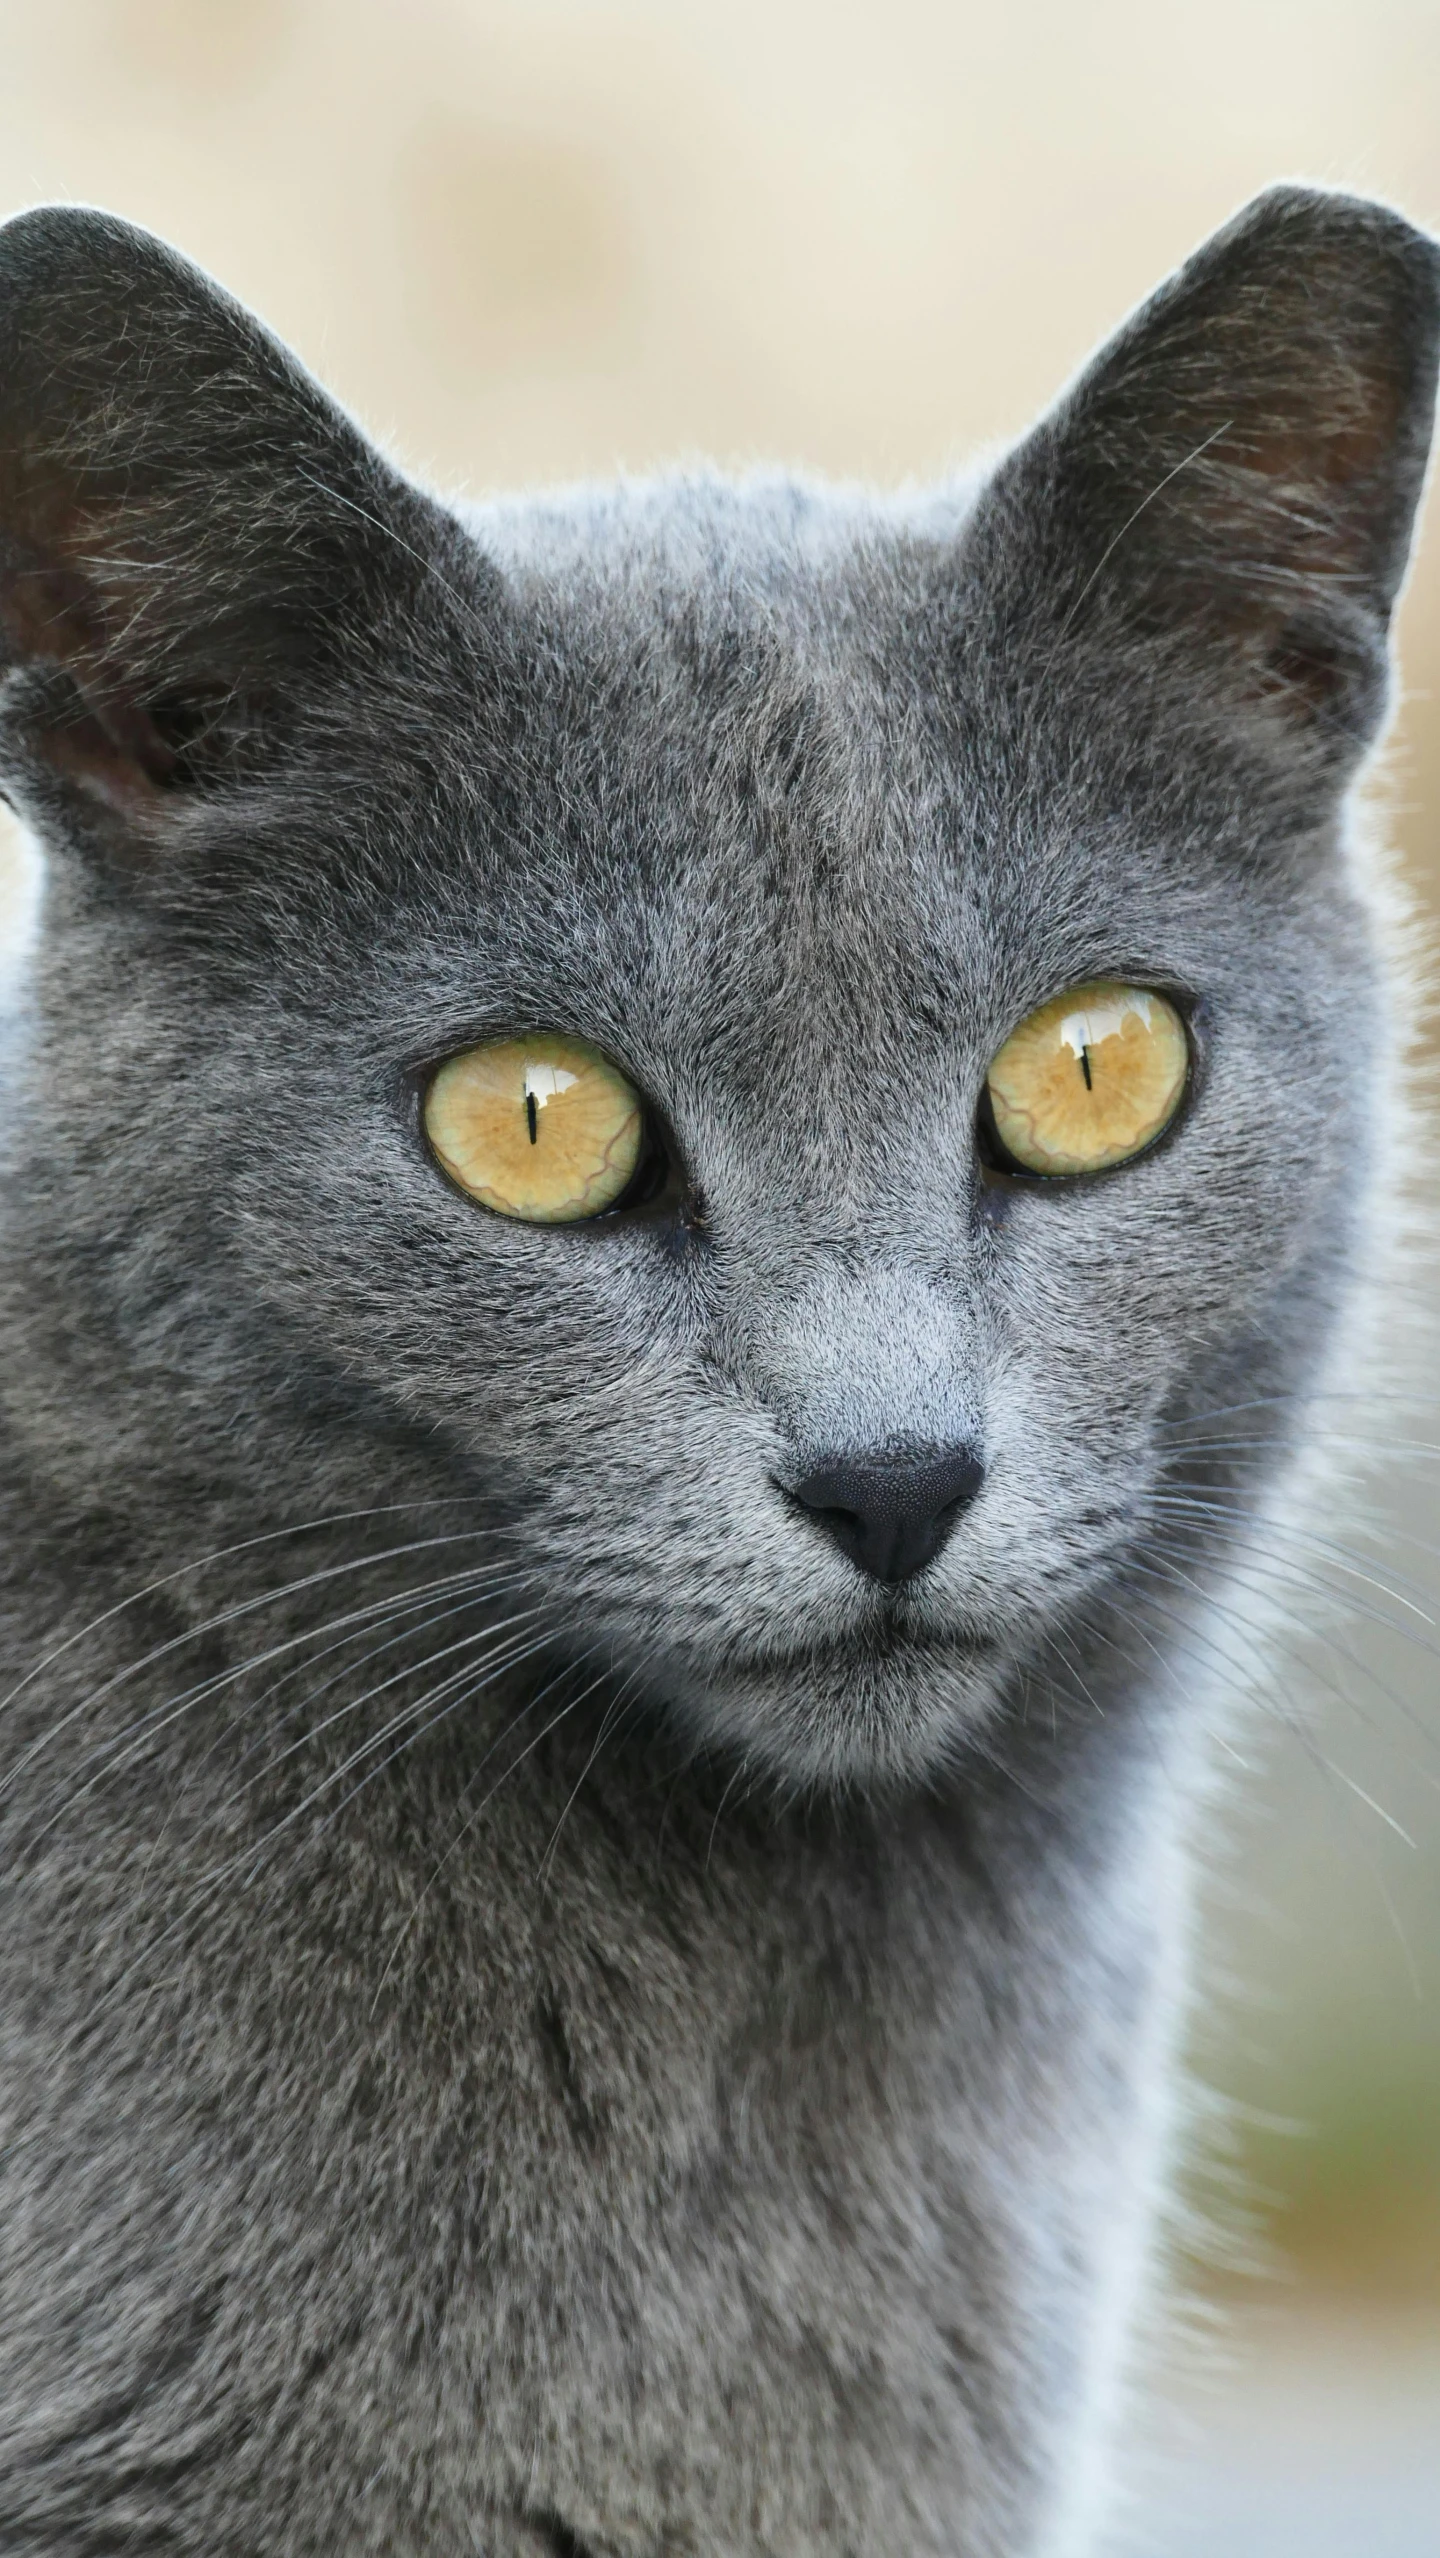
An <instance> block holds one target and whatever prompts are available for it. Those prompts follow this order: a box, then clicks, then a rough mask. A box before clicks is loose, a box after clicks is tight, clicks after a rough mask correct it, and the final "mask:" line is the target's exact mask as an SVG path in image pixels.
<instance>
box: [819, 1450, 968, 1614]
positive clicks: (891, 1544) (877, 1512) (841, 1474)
mask: <svg viewBox="0 0 1440 2558" xmlns="http://www.w3.org/2000/svg"><path fill="white" fill-rule="evenodd" d="M984 1480H985V1468H984V1466H983V1464H982V1463H981V1461H980V1459H979V1457H977V1456H976V1454H975V1451H974V1449H973V1448H946V1449H944V1450H942V1451H941V1452H940V1453H938V1454H936V1455H933V1456H927V1457H917V1458H908V1457H905V1458H896V1459H884V1458H882V1459H879V1460H877V1461H873V1462H867V1461H866V1460H865V1459H863V1458H858V1457H844V1456H837V1457H827V1458H824V1459H822V1461H821V1463H820V1464H819V1465H818V1466H816V1467H815V1469H814V1471H813V1473H811V1474H807V1475H806V1476H805V1477H804V1479H803V1481H802V1482H800V1483H792V1484H787V1485H786V1487H785V1488H786V1490H787V1491H788V1492H789V1494H790V1497H791V1499H792V1500H793V1501H798V1502H799V1503H800V1505H801V1507H802V1509H806V1510H808V1511H809V1512H810V1514H811V1516H812V1517H813V1519H814V1520H815V1523H816V1526H817V1527H821V1528H825V1529H828V1531H829V1533H830V1535H831V1536H832V1537H833V1538H834V1539H835V1542H836V1544H837V1545H838V1546H839V1547H840V1548H841V1550H842V1552H843V1553H845V1554H848V1555H849V1557H850V1560H851V1562H852V1563H858V1564H859V1566H860V1569H861V1571H862V1572H868V1573H869V1574H870V1575H871V1576H872V1578H873V1579H874V1580H876V1581H908V1580H909V1579H910V1576H911V1574H912V1573H915V1572H923V1570H924V1568H925V1566H926V1564H927V1563H933V1562H934V1560H935V1557H936V1555H937V1554H938V1553H939V1552H940V1549H941V1547H942V1546H943V1545H944V1543H945V1541H946V1539H947V1537H948V1536H949V1534H950V1532H951V1529H952V1528H953V1527H954V1526H955V1524H956V1521H957V1520H958V1519H959V1516H960V1513H961V1511H962V1510H964V1509H965V1508H966V1507H967V1506H968V1504H969V1503H970V1502H972V1501H973V1500H974V1498H975V1495H976V1493H977V1492H978V1491H979V1489H980V1486H981V1484H982V1483H983V1482H984Z"/></svg>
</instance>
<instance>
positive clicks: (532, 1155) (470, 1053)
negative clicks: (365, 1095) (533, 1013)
mask: <svg viewBox="0 0 1440 2558" xmlns="http://www.w3.org/2000/svg"><path fill="white" fill-rule="evenodd" d="M424 1121H425V1134H426V1136H427V1137H428V1138H429V1141H430V1146H431V1150H432V1152H433V1153H434V1155H435V1157H436V1160H437V1161H438V1162H439V1164H440V1166H441V1168H442V1170H444V1171H445V1172H447V1173H448V1174H449V1175H450V1178H451V1180H452V1181H453V1182H455V1183H457V1184H458V1186H459V1188H460V1189H462V1190H466V1191H468V1192H469V1194H470V1196H471V1198H472V1199H478V1200H479V1202H480V1204H481V1206H482V1207H484V1208H491V1209H493V1210H494V1211H495V1213H496V1215H497V1216H501V1217H519V1218H522V1219H523V1220H524V1221H525V1222H526V1223H527V1224H529V1225H537V1226H560V1225H574V1224H577V1223H578V1222H579V1221H580V1219H582V1218H584V1217H598V1216H600V1215H601V1214H602V1212H603V1211H604V1210H605V1209H607V1208H613V1207H614V1206H615V1205H616V1204H617V1202H619V1201H621V1200H622V1199H623V1197H624V1194H625V1193H626V1191H627V1190H629V1189H630V1188H631V1186H632V1184H633V1183H634V1181H635V1178H636V1175H637V1173H638V1172H639V1171H640V1169H641V1164H642V1158H643V1155H644V1151H645V1111H644V1105H643V1104H642V1102H641V1099H640V1095H639V1094H638V1093H637V1091H636V1090H635V1087H634V1085H633V1084H632V1083H630V1082H628V1081H627V1080H626V1078H625V1076H624V1075H622V1074H621V1072H620V1069H619V1067H618V1066H612V1065H611V1063H610V1060H609V1058H608V1057H602V1056H601V1054H600V1052H599V1050H598V1049H595V1048H591V1047H590V1046H588V1045H587V1043H586V1042H585V1041H584V1040H583V1039H570V1038H567V1037H566V1036H565V1035H564V1034H563V1033H562V1032H559V1031H539V1032H536V1033H535V1034H533V1035H532V1036H531V1037H529V1038H526V1039H492V1040H487V1041H486V1042H485V1044H484V1046H483V1047H479V1048H466V1049H463V1050H462V1051H461V1053H460V1055H459V1056H457V1057H447V1059H446V1061H445V1063H444V1065H443V1066H441V1067H439V1068H438V1069H437V1071H436V1073H435V1074H434V1075H433V1076H432V1077H431V1080H430V1085H429V1089H428V1091H427V1092H426V1095H425V1104H424Z"/></svg>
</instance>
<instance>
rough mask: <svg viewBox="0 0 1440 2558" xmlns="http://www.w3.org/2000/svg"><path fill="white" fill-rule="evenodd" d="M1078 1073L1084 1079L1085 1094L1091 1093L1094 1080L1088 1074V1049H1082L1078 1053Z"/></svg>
mask: <svg viewBox="0 0 1440 2558" xmlns="http://www.w3.org/2000/svg"><path fill="white" fill-rule="evenodd" d="M1080 1072H1081V1074H1082V1075H1083V1076H1084V1078H1085V1090H1086V1091H1087V1092H1093V1091H1094V1089H1095V1078H1094V1076H1093V1075H1092V1074H1091V1072H1090V1051H1089V1049H1088V1047H1086V1048H1082V1049H1081V1051H1080Z"/></svg>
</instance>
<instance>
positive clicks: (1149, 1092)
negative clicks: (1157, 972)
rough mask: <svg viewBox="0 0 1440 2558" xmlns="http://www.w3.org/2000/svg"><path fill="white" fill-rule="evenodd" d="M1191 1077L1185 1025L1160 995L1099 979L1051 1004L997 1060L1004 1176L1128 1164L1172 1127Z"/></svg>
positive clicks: (993, 1083)
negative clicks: (1015, 1172)
mask: <svg viewBox="0 0 1440 2558" xmlns="http://www.w3.org/2000/svg"><path fill="white" fill-rule="evenodd" d="M1189 1071H1190V1043H1189V1040H1188V1039H1187V1037H1186V1033H1185V1024H1184V1022H1183V1021H1182V1020H1181V1018H1180V1015H1179V1013H1178V1012H1177V1011H1176V1009H1175V1006H1174V1005H1173V1004H1172V1003H1170V1002H1169V1001H1168V1000H1167V998H1166V997H1165V996H1164V995H1158V994H1155V993H1153V992H1152V991H1151V990H1150V989H1148V988H1146V987H1143V986H1125V985H1120V984H1118V983H1116V982H1115V981H1114V980H1112V979H1110V978H1098V979H1092V980H1091V981H1090V982H1089V983H1088V984H1087V985H1083V986H1073V987H1071V989H1070V991H1069V993H1068V994H1064V995H1056V996H1053V997H1052V998H1051V1000H1050V1002H1049V1003H1048V1004H1041V1005H1040V1006H1039V1008H1038V1010H1037V1011H1035V1012H1033V1013H1031V1014H1030V1015H1029V1016H1028V1017H1027V1019H1026V1020H1024V1021H1022V1022H1021V1024H1020V1026H1019V1028H1018V1030H1014V1031H1012V1032H1011V1034H1010V1037H1009V1038H1008V1039H1007V1040H1006V1042H1005V1045H1004V1047H1003V1048H1001V1049H1000V1050H998V1052H997V1053H996V1055H995V1057H994V1058H993V1059H992V1060H991V1065H990V1072H989V1075H988V1077H987V1078H986V1087H985V1102H986V1112H987V1113H988V1118H989V1123H990V1128H991V1130H992V1131H993V1135H994V1137H995V1139H996V1140H998V1145H999V1150H1000V1151H999V1162H1000V1166H1001V1168H1002V1169H1010V1170H1013V1171H1018V1172H1028V1173H1041V1174H1048V1175H1049V1176H1051V1177H1052V1178H1054V1177H1055V1176H1057V1175H1063V1174H1070V1175H1074V1174H1077V1173H1089V1172H1108V1171H1109V1170H1110V1169H1111V1167H1112V1166H1114V1165H1116V1164H1122V1163H1127V1162H1128V1161H1129V1159H1130V1157H1131V1156H1132V1155H1138V1154H1142V1153H1143V1152H1144V1150H1145V1148H1146V1147H1147V1146H1151V1145H1153V1144H1154V1142H1155V1140H1156V1138H1157V1137H1159V1136H1161V1135H1163V1133H1164V1131H1165V1130H1166V1129H1167V1128H1168V1127H1169V1125H1170V1122H1171V1121H1172V1119H1174V1117H1175V1115H1176V1112H1177V1111H1178V1110H1179V1108H1180V1104H1181V1102H1182V1100H1183V1099H1184V1096H1185V1086H1186V1083H1187V1080H1188V1078H1189Z"/></svg>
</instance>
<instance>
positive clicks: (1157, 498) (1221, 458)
mask: <svg viewBox="0 0 1440 2558" xmlns="http://www.w3.org/2000/svg"><path fill="white" fill-rule="evenodd" d="M1437 349H1440V248H1437V245H1436V243H1435V242H1434V241H1432V240H1430V239H1429V238H1427V237H1426V236H1425V234H1424V233H1422V232H1420V231H1417V230H1415V229H1413V228H1412V227H1411V225H1410V224H1409V223H1407V222H1405V221H1403V220H1402V219H1401V218H1400V217H1399V216H1398V215H1397V214H1394V213H1392V212H1390V211H1388V210H1387V209H1386V208H1385V207H1384V206H1382V205H1378V204H1372V203H1368V202H1364V201H1362V200H1360V199H1357V198H1353V197H1347V196H1340V195H1330V194H1325V193H1322V192H1320V191H1317V190H1311V189H1307V188H1301V187H1275V188H1273V189H1271V190H1270V191H1269V192H1268V193H1266V194H1264V195H1262V196H1259V197H1257V198H1256V199H1255V201H1254V202H1253V203H1252V204H1250V205H1248V206H1247V207H1246V208H1245V209H1244V210H1243V211H1242V212H1241V213H1240V214H1238V215H1237V216H1236V218H1235V219H1234V221H1232V222H1230V223H1229V224H1227V226H1226V227H1225V229H1223V230H1222V231H1219V232H1217V233H1216V234H1215V236H1214V237H1213V238H1212V239H1211V240H1209V241H1207V242H1206V244H1205V245H1204V247H1203V248H1201V249H1200V250H1198V251H1197V253H1196V255H1195V256H1194V257H1192V258H1191V259H1190V260H1189V261H1188V262H1187V263H1186V265H1184V266H1183V267H1181V269H1180V270H1179V272H1178V274H1176V275H1175V276H1173V277H1172V278H1171V279H1170V281H1169V282H1168V283H1166V284H1164V285H1162V286H1161V288H1160V290H1159V291H1158V292H1157V293H1156V294H1155V295H1154V296H1153V297H1152V298H1151V300H1150V301H1148V302H1147V303H1145V304H1144V305H1143V306H1142V308H1141V309H1140V310H1139V311H1138V312H1137V313H1136V314H1135V316H1134V317H1133V318H1132V319H1131V320H1129V321H1128V322H1127V323H1126V324H1125V326H1124V327H1123V328H1122V329H1121V330H1120V331H1119V332H1118V334H1117V335H1116V336H1115V337H1114V338H1112V339H1111V340H1110V342H1109V343H1108V345H1106V346H1105V347H1103V348H1102V349H1101V352H1100V353H1099V355H1098V356H1096V357H1095V358H1094V359H1093V361H1092V362H1091V363H1090V364H1089V366H1088V367H1087V368H1086V370H1085V371H1084V372H1083V373H1082V374H1081V376H1080V378H1079V379H1078V381H1077V382H1076V383H1075V384H1074V385H1073V387H1072V388H1071V390H1070V391H1069V392H1068V393H1067V394H1066V395H1065V396H1064V397H1063V398H1062V400H1061V401H1060V403H1059V405H1058V406H1057V408H1056V409H1055V410H1054V411H1053V412H1052V414H1051V416H1050V417H1049V418H1048V419H1046V420H1045V421H1044V422H1043V423H1042V425H1041V426H1040V427H1039V429H1038V430H1037V431H1036V433H1035V434H1034V435H1033V436H1032V437H1031V438H1029V439H1028V441H1027V442H1026V443H1025V444H1024V445H1022V446H1021V447H1020V448H1019V449H1018V451H1017V452H1016V453H1015V454H1013V455H1012V456H1011V457H1010V460H1009V461H1008V462H1007V463H1006V464H1004V465H1002V467H1001V470H1000V473H999V474H998V477H997V480H996V482H995V484H994V486H993V489H992V491H991V501H992V502H991V505H990V506H989V507H988V508H984V509H982V525H981V527H980V528H978V529H980V530H981V534H982V540H983V539H985V538H987V537H988V538H990V539H994V538H996V537H997V536H998V537H999V538H1000V540H1001V541H1002V543H1003V554H1002V561H1003V564H1002V561H997V566H1000V567H1001V580H1002V584H1003V585H1004V586H1005V587H1006V588H1007V589H1008V591H1009V594H1010V597H1011V598H1012V601H1013V602H1014V603H1015V604H1016V606H1017V608H1018V611H1019V614H1020V617H1021V620H1022V622H1023V624H1024V626H1025V628H1026V631H1027V634H1028V635H1029V636H1030V638H1032V639H1034V640H1038V642H1039V644H1040V647H1041V650H1042V653H1044V654H1045V656H1046V661H1047V664H1053V663H1054V662H1055V661H1056V660H1057V659H1058V658H1059V656H1060V655H1061V653H1062V651H1063V652H1066V653H1070V652H1073V653H1074V655H1075V657H1076V659H1077V660H1079V661H1080V662H1081V663H1082V664H1083V663H1084V662H1085V661H1087V660H1088V661H1089V665H1090V668H1091V670H1092V671H1094V672H1095V673H1097V674H1098V675H1101V677H1102V680H1105V679H1104V675H1103V668H1104V664H1105V662H1106V661H1107V660H1108V670H1109V671H1108V680H1109V682H1110V683H1111V684H1112V686H1113V683H1114V681H1115V677H1116V664H1115V655H1114V652H1115V649H1116V648H1117V646H1118V647H1120V648H1121V649H1124V647H1125V646H1126V644H1127V643H1131V646H1130V653H1129V658H1128V661H1127V663H1128V666H1129V669H1130V672H1131V674H1132V675H1133V676H1135V677H1136V678H1137V679H1140V678H1141V676H1142V670H1143V678H1144V680H1151V679H1155V680H1159V681H1161V682H1162V683H1163V682H1164V681H1165V678H1166V674H1167V672H1168V673H1170V674H1173V675H1178V677H1179V678H1180V680H1181V683H1182V684H1183V685H1184V687H1185V688H1187V690H1188V692H1189V694H1190V696H1191V698H1192V699H1193V700H1194V701H1195V702H1196V703H1198V704H1200V705H1202V706H1203V705H1204V704H1205V703H1206V702H1215V703H1219V704H1222V705H1223V704H1224V703H1225V702H1226V701H1227V700H1229V701H1230V702H1231V703H1234V702H1235V701H1236V699H1237V697H1238V698H1239V699H1240V700H1242V701H1246V702H1249V703H1253V704H1255V705H1257V706H1259V708H1260V709H1261V710H1262V711H1263V713H1264V714H1265V718H1266V723H1267V726H1268V727H1269V729H1270V730H1271V732H1272V733H1273V730H1274V726H1275V724H1276V723H1277V722H1278V723H1279V726H1280V729H1281V730H1282V732H1284V733H1285V734H1286V735H1287V736H1288V737H1289V738H1290V740H1291V741H1292V742H1293V741H1294V740H1295V739H1296V737H1297V734H1298V735H1303V737H1304V738H1305V739H1306V740H1307V741H1308V744H1309V746H1310V748H1311V750H1312V751H1313V750H1314V749H1318V750H1319V751H1320V752H1321V755H1322V759H1323V760H1324V762H1325V763H1326V764H1329V763H1330V762H1331V761H1333V760H1334V759H1335V758H1336V757H1337V756H1338V757H1339V758H1340V760H1342V761H1348V760H1350V759H1351V758H1352V757H1353V755H1354V754H1355V753H1356V752H1357V751H1358V750H1359V748H1360V747H1362V746H1363V745H1364V744H1365V743H1366V742H1368V740H1369V738H1370V736H1371V735H1372V734H1373V732H1374V729H1375V727H1376V725H1377V724H1378V721H1379V719H1380V717H1381V715H1382V712H1383V709H1384V702H1385V686H1386V669H1387V655H1386V634H1387V629H1388V624H1389V618H1390V612H1391V608H1392V606H1393V604H1394V601H1395V596H1396V593H1397V590H1398V588H1399V585H1400V581H1401V578H1402V576H1403V574H1404V570H1405V564H1406V560H1407V557H1408V553H1409V547H1410V537H1411V530H1412V526H1413V522H1414V516H1415V509H1416V505H1417V502H1418V500H1419V496H1420V492H1421V487H1422V484H1423V481H1424V474H1425V464H1426V457H1427V454H1428V451H1429V444H1430V436H1431V429H1432V425H1433V419H1434V402H1435V380H1436V362H1437ZM1027 528H1028V530H1027ZM1037 528H1038V533H1037ZM1037 539H1038V550H1039V556H1038V557H1037V556H1036V549H1037ZM1017 555H1018V556H1017ZM1017 566H1018V568H1019V572H1020V573H1019V575H1018V577H1017V575H1016V570H1017ZM1137 636H1139V637H1140V638H1142V639H1143V641H1144V643H1145V647H1144V650H1143V652H1137V651H1136V650H1135V649H1134V647H1133V641H1134V639H1135V638H1136V637H1137ZM1097 651H1098V654H1097ZM1077 671H1078V670H1077ZM1172 698H1173V694H1172Z"/></svg>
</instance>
